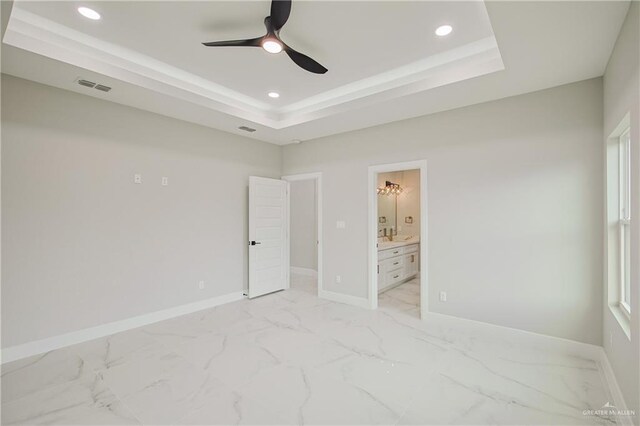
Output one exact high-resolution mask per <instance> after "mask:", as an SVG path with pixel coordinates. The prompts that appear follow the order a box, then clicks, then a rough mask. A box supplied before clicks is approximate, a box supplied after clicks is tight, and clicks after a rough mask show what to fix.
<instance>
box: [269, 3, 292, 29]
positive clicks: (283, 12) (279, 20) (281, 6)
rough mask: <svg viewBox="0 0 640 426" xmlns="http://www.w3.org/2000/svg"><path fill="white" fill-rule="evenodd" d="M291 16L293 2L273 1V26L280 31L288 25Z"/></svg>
mask: <svg viewBox="0 0 640 426" xmlns="http://www.w3.org/2000/svg"><path fill="white" fill-rule="evenodd" d="M290 14H291V0H271V24H272V25H273V29H274V30H276V31H278V30H279V29H280V28H282V27H283V26H284V24H286V23H287V20H288V19H289V15H290Z"/></svg>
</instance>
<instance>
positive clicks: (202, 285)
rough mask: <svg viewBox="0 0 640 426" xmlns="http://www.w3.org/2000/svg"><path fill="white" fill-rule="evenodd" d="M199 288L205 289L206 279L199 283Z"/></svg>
mask: <svg viewBox="0 0 640 426" xmlns="http://www.w3.org/2000/svg"><path fill="white" fill-rule="evenodd" d="M198 288H199V289H200V290H202V289H204V281H200V282H199V283H198Z"/></svg>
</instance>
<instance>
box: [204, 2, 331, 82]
mask: <svg viewBox="0 0 640 426" xmlns="http://www.w3.org/2000/svg"><path fill="white" fill-rule="evenodd" d="M290 14H291V0H272V1H271V15H269V16H267V17H266V18H264V26H265V27H266V28H267V34H265V35H264V36H262V37H257V38H251V39H246V40H228V41H211V42H206V43H202V44H204V45H205V46H207V47H262V48H263V49H264V50H266V51H267V52H269V53H274V54H275V53H280V52H282V51H284V52H285V53H286V54H287V55H288V56H289V58H291V60H292V61H293V62H295V63H296V65H298V66H299V67H300V68H302V69H304V70H307V71H309V72H312V73H314V74H324V73H326V72H327V71H328V70H327V69H326V68H325V67H323V66H322V65H320V64H319V63H318V62H316V61H315V60H313V59H311V58H310V57H308V56H307V55H304V54H302V53H300V52H297V51H295V50H293V49H292V48H290V47H289V46H287V44H286V43H285V42H283V41H282V40H281V39H280V30H281V29H282V27H283V26H284V24H286V23H287V20H288V19H289V15H290Z"/></svg>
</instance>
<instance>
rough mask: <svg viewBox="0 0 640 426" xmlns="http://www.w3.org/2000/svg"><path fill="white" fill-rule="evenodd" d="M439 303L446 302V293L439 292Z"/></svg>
mask: <svg viewBox="0 0 640 426" xmlns="http://www.w3.org/2000/svg"><path fill="white" fill-rule="evenodd" d="M440 301H441V302H446V301H447V292H446V291H441V292H440Z"/></svg>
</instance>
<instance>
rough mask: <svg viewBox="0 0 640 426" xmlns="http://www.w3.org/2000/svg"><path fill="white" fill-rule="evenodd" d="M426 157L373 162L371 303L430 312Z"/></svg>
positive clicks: (408, 311)
mask: <svg viewBox="0 0 640 426" xmlns="http://www.w3.org/2000/svg"><path fill="white" fill-rule="evenodd" d="M426 168H427V166H426V161H411V162H405V163H394V164H384V165H378V166H371V167H369V265H370V269H369V304H370V307H371V308H372V309H377V308H378V307H380V308H383V309H386V310H391V311H396V312H398V313H403V314H407V315H410V316H415V317H417V318H424V317H425V316H426V313H427V312H428V282H427V277H428V275H427V270H428V269H427V268H428V264H427V174H426Z"/></svg>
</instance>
